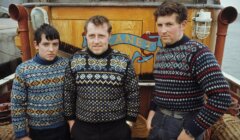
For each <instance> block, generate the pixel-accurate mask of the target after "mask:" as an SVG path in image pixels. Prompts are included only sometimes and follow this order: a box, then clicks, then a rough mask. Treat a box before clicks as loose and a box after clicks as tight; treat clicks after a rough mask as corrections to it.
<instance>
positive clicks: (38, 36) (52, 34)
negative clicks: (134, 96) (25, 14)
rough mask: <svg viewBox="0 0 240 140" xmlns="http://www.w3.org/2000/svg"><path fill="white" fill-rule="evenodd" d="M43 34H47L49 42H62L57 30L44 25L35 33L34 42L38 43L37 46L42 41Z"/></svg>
mask: <svg viewBox="0 0 240 140" xmlns="http://www.w3.org/2000/svg"><path fill="white" fill-rule="evenodd" d="M42 34H45V36H46V39H47V40H54V39H58V40H59V41H60V35H59V32H58V31H57V29H55V28H54V27H53V26H51V25H49V24H46V23H44V24H42V25H41V26H40V27H39V28H38V29H37V30H36V31H35V33H34V41H36V42H37V45H38V44H39V43H40V42H41V40H42Z"/></svg>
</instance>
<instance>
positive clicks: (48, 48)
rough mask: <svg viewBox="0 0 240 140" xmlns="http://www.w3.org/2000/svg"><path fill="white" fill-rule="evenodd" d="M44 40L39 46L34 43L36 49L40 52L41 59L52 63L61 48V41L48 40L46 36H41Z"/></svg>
mask: <svg viewBox="0 0 240 140" xmlns="http://www.w3.org/2000/svg"><path fill="white" fill-rule="evenodd" d="M41 38H42V40H41V42H40V43H39V44H38V45H37V43H36V42H35V41H34V44H35V48H36V49H37V50H38V53H39V55H40V57H41V58H42V59H44V60H47V61H52V60H54V58H55V57H56V56H57V53H58V48H59V40H58V39H54V40H47V39H46V36H45V34H42V36H41Z"/></svg>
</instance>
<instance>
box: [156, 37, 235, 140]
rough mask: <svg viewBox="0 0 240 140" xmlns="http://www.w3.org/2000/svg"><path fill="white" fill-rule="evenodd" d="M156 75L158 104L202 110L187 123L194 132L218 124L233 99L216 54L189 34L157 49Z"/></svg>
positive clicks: (174, 108)
mask: <svg viewBox="0 0 240 140" xmlns="http://www.w3.org/2000/svg"><path fill="white" fill-rule="evenodd" d="M154 77H155V83H156V86H155V92H154V99H153V101H154V103H155V105H157V106H158V107H159V108H165V109H168V110H173V111H182V112H190V111H198V114H197V116H196V117H195V118H193V120H190V121H188V122H186V123H185V124H184V128H185V129H187V130H189V131H190V133H191V134H192V135H193V136H198V135H199V134H201V133H202V132H203V131H204V130H206V129H207V128H208V127H210V126H211V125H212V124H214V123H215V122H216V121H217V120H218V119H219V118H220V117H221V116H222V114H223V113H224V112H225V111H226V110H227V109H228V107H229V105H230V103H231V99H230V94H229V86H228V84H227V82H226V80H225V79H224V76H223V75H222V72H221V70H220V67H219V65H218V63H217V62H216V59H215V57H214V55H213V54H212V53H211V52H210V50H209V49H208V48H207V47H206V46H204V45H203V44H201V43H198V42H196V41H193V40H189V38H187V37H186V36H184V37H183V38H182V39H181V40H180V41H178V42H176V43H175V44H173V45H169V46H166V47H165V48H163V49H161V50H160V51H159V52H158V53H157V56H156V62H155V67H154ZM204 95H206V96H207V100H206V103H205V102H204Z"/></svg>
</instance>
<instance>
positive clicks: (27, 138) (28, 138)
mask: <svg viewBox="0 0 240 140" xmlns="http://www.w3.org/2000/svg"><path fill="white" fill-rule="evenodd" d="M19 140H32V139H31V138H30V137H29V136H25V137H22V138H20V139H19Z"/></svg>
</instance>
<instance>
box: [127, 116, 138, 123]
mask: <svg viewBox="0 0 240 140" xmlns="http://www.w3.org/2000/svg"><path fill="white" fill-rule="evenodd" d="M126 120H127V121H131V122H136V120H137V117H133V116H127V117H126Z"/></svg>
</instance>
